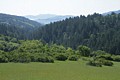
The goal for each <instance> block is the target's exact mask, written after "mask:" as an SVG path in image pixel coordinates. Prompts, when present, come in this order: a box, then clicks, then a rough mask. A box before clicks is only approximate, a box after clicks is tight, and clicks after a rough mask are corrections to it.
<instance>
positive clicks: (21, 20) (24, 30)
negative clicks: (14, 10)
mask: <svg viewBox="0 0 120 80" xmlns="http://www.w3.org/2000/svg"><path fill="white" fill-rule="evenodd" d="M40 26H41V24H40V23H38V22H35V21H32V20H29V19H27V18H25V17H21V16H15V15H9V14H3V13H0V34H3V35H5V36H11V37H15V38H18V39H28V38H30V37H31V35H30V33H31V32H32V31H33V30H35V29H36V28H38V27H40Z"/></svg>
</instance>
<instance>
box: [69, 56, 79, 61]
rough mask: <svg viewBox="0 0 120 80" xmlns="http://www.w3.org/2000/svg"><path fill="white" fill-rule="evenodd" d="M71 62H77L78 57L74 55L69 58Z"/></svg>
mask: <svg viewBox="0 0 120 80" xmlns="http://www.w3.org/2000/svg"><path fill="white" fill-rule="evenodd" d="M69 60H70V61H77V60H78V57H77V56H76V55H72V56H70V57H69Z"/></svg>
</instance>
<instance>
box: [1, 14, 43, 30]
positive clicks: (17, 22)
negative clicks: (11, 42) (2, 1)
mask: <svg viewBox="0 0 120 80" xmlns="http://www.w3.org/2000/svg"><path fill="white" fill-rule="evenodd" d="M0 23H6V24H10V25H14V26H18V27H21V28H22V27H23V28H28V29H32V28H34V27H39V26H41V24H40V23H38V22H35V21H32V20H29V19H28V18H25V17H22V16H16V15H9V14H3V13H0Z"/></svg>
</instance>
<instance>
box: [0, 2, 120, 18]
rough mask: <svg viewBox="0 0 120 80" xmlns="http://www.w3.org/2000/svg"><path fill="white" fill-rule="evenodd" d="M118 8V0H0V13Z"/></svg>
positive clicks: (88, 11) (87, 11) (75, 12)
mask: <svg viewBox="0 0 120 80" xmlns="http://www.w3.org/2000/svg"><path fill="white" fill-rule="evenodd" d="M119 9H120V0H0V13H7V14H13V15H20V16H23V15H38V14H59V15H81V14H82V15H87V14H93V13H94V12H97V13H104V12H108V11H114V10H119Z"/></svg>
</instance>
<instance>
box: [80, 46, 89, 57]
mask: <svg viewBox="0 0 120 80" xmlns="http://www.w3.org/2000/svg"><path fill="white" fill-rule="evenodd" d="M78 51H79V54H80V55H81V56H85V57H88V56H90V48H89V47H87V46H82V45H80V46H78Z"/></svg>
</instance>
